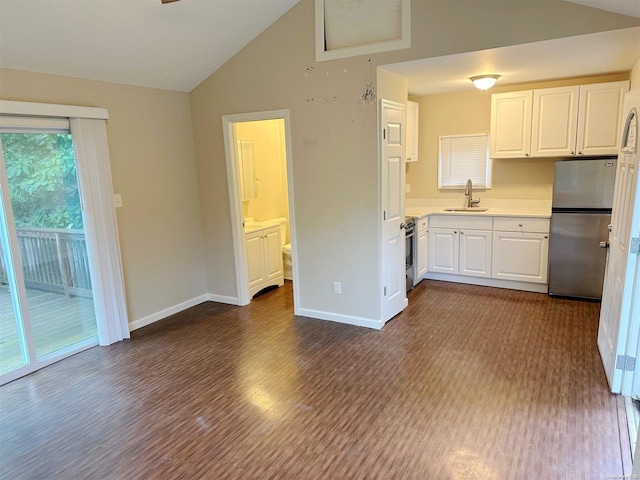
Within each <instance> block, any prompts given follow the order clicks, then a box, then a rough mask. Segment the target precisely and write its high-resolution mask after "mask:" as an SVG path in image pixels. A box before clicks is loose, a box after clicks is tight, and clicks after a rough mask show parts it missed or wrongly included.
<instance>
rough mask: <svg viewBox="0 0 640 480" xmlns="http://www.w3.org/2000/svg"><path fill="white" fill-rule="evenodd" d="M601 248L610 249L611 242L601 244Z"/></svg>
mask: <svg viewBox="0 0 640 480" xmlns="http://www.w3.org/2000/svg"><path fill="white" fill-rule="evenodd" d="M600 248H609V242H600Z"/></svg>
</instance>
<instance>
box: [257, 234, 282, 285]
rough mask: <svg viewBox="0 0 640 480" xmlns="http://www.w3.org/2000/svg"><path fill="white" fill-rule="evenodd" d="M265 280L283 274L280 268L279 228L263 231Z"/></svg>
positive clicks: (280, 246) (280, 244)
mask: <svg viewBox="0 0 640 480" xmlns="http://www.w3.org/2000/svg"><path fill="white" fill-rule="evenodd" d="M262 239H263V242H264V260H265V261H264V265H265V270H264V273H265V280H272V279H274V278H277V277H280V276H282V275H283V274H284V270H283V268H282V242H281V241H280V227H273V228H268V229H266V230H263V238H262Z"/></svg>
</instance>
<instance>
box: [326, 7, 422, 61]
mask: <svg viewBox="0 0 640 480" xmlns="http://www.w3.org/2000/svg"><path fill="white" fill-rule="evenodd" d="M315 1H316V61H318V62H321V61H324V60H334V59H337V58H346V57H354V56H357V55H367V54H370V53H379V52H387V51H390V50H399V49H402V48H409V47H410V46H411V0H384V1H380V0H315Z"/></svg>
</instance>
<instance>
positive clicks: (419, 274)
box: [414, 217, 429, 282]
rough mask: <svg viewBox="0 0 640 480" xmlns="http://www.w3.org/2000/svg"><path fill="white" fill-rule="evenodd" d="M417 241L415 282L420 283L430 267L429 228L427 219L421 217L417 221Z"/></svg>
mask: <svg viewBox="0 0 640 480" xmlns="http://www.w3.org/2000/svg"><path fill="white" fill-rule="evenodd" d="M416 224H417V233H416V235H417V239H418V241H417V242H416V252H415V255H416V258H415V259H414V261H415V262H416V274H415V281H416V282H419V281H420V280H422V278H423V277H424V275H425V273H427V270H428V265H429V228H428V221H427V217H420V218H418V219H417V220H416Z"/></svg>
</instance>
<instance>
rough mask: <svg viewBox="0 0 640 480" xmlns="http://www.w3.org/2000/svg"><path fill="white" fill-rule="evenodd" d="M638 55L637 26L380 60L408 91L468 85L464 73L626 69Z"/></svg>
mask: <svg viewBox="0 0 640 480" xmlns="http://www.w3.org/2000/svg"><path fill="white" fill-rule="evenodd" d="M639 56H640V27H634V28H625V29H621V30H612V31H609V32H601V33H593V34H589V35H579V36H575V37H565V38H560V39H557V40H546V41H542V42H533V43H526V44H522V45H513V46H509V47H502V48H494V49H490V50H480V51H477V52H467V53H461V54H456V55H447V56H444V57H433V58H428V59H424V60H415V61H410V62H403V63H397V64H393V65H385V66H384V68H386V69H388V70H391V71H393V72H395V73H398V74H400V75H402V76H404V77H407V78H408V82H409V93H410V94H411V95H433V94H436V93H447V92H456V91H462V90H472V89H473V88H474V87H473V84H472V83H471V82H470V81H469V77H471V76H474V75H480V74H487V73H493V74H498V75H501V77H500V79H499V80H498V82H499V85H509V84H516V83H530V82H537V81H543V80H551V79H556V78H571V77H584V76H591V75H599V74H603V73H613V72H628V71H630V70H631V68H632V67H633V65H634V64H635V62H636V61H637V60H638V57H639Z"/></svg>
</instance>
